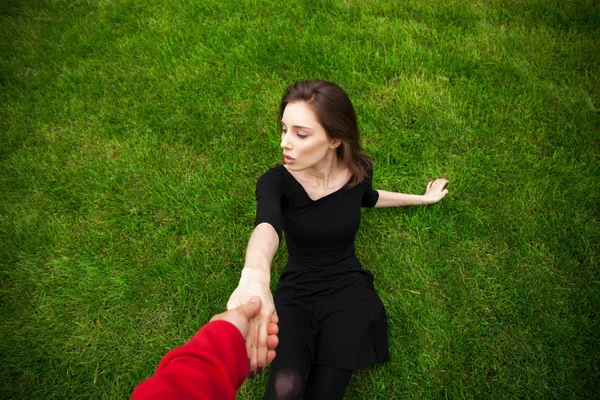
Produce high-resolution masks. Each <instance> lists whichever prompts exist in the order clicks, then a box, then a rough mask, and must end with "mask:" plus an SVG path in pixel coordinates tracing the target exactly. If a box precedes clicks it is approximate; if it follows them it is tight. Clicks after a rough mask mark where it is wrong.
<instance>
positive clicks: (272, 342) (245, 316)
mask: <svg viewBox="0 0 600 400" xmlns="http://www.w3.org/2000/svg"><path fill="white" fill-rule="evenodd" d="M260 309H261V301H260V297H258V296H253V297H252V298H250V301H249V302H247V303H246V304H243V305H241V306H239V307H237V308H233V309H231V310H229V311H226V312H224V313H221V314H218V315H215V316H214V317H212V318H211V321H217V320H223V321H227V322H230V323H232V324H233V325H234V326H235V327H236V328H238V330H239V331H240V333H241V334H242V336H243V337H244V339H246V337H247V336H248V332H249V329H250V321H251V320H252V319H253V318H254V317H256V316H257V315H258V314H259V312H260ZM277 322H278V321H277V319H276V318H275V319H271V322H269V323H268V324H267V327H266V331H267V340H266V344H267V356H266V357H267V365H268V364H270V363H271V362H272V361H273V360H274V359H275V348H276V347H277V345H278V344H279V338H278V336H277V334H278V333H279V327H278V326H277Z"/></svg>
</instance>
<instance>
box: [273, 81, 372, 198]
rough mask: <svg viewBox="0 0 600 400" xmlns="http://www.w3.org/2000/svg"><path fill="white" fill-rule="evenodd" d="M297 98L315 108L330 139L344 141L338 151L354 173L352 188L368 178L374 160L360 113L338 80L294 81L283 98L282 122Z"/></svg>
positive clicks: (340, 157)
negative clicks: (362, 141) (363, 138)
mask: <svg viewBox="0 0 600 400" xmlns="http://www.w3.org/2000/svg"><path fill="white" fill-rule="evenodd" d="M297 101H302V102H305V103H306V104H308V105H309V106H310V107H311V108H312V109H313V111H314V112H315V114H316V116H317V120H318V121H319V123H320V124H321V125H322V126H323V128H324V129H325V132H326V133H327V136H328V137H329V139H338V140H340V141H341V144H340V145H339V146H338V148H337V150H336V151H337V157H338V159H339V160H340V161H342V162H343V163H344V164H345V165H346V166H347V167H348V169H349V170H350V173H351V174H352V177H351V178H350V181H349V182H348V187H353V186H356V185H358V184H359V183H361V182H362V181H364V180H365V179H368V178H369V174H368V169H370V168H371V166H372V164H373V162H372V161H371V158H370V157H369V156H368V155H367V154H366V153H365V152H364V150H363V148H362V146H361V144H360V133H359V131H358V123H357V121H356V112H355V111H354V107H353V106H352V102H351V101H350V98H349V97H348V95H347V94H346V92H345V91H344V89H342V88H341V87H339V86H338V85H336V84H335V83H332V82H327V81H319V80H310V81H298V82H296V83H294V84H293V85H291V86H289V87H288V88H287V89H286V91H285V93H284V94H283V98H282V99H281V104H280V105H279V121H280V122H281V118H282V117H283V112H284V111H285V107H286V106H287V105H288V103H293V102H297Z"/></svg>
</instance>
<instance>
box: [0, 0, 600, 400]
mask: <svg viewBox="0 0 600 400" xmlns="http://www.w3.org/2000/svg"><path fill="white" fill-rule="evenodd" d="M0 26H1V28H0V32H2V34H1V36H0V135H1V136H0V266H1V279H2V283H1V286H0V310H1V311H0V312H1V315H0V316H1V320H2V322H1V324H0V327H1V330H0V397H1V398H3V399H89V398H93V399H100V398H102V399H118V398H126V397H127V396H129V394H130V393H131V391H132V390H133V388H134V387H135V385H136V384H138V383H139V382H140V381H142V380H143V379H144V378H146V377H148V376H150V375H151V374H152V373H153V371H154V370H155V368H156V365H157V363H158V361H159V360H160V359H161V357H162V356H163V355H164V354H165V353H166V352H167V351H168V350H169V349H171V348H174V347H177V346H179V345H181V344H183V343H184V342H185V341H186V339H188V338H189V337H191V336H192V335H193V334H194V333H195V332H196V331H197V330H198V328H199V327H200V326H201V325H203V324H204V323H206V322H207V321H208V319H209V318H210V317H211V316H212V315H214V314H216V313H219V312H221V311H223V310H224V308H225V304H226V302H227V299H228V297H229V295H230V293H231V292H232V291H233V289H234V288H235V287H236V286H237V282H238V279H239V275H240V270H241V268H242V266H243V259H244V253H245V246H246V243H247V240H248V237H249V234H250V233H251V231H252V228H253V219H254V212H255V198H254V185H255V182H256V179H257V178H258V177H259V176H260V175H261V174H262V173H264V172H265V171H266V170H267V169H268V168H270V167H271V166H273V165H274V164H275V163H277V162H278V161H279V160H280V158H281V150H280V148H279V133H278V124H277V106H278V103H279V100H280V98H281V95H282V93H283V90H284V89H285V87H286V86H287V85H289V84H291V83H293V82H294V81H296V80H298V79H309V78H317V79H326V80H331V81H334V82H336V83H338V84H339V85H341V86H342V87H343V88H345V89H346V90H347V92H348V94H349V95H350V98H351V99H352V101H353V102H354V105H355V107H356V110H357V114H358V118H359V125H360V128H361V132H362V136H363V141H364V145H365V147H366V149H367V151H368V153H369V154H370V155H371V156H372V158H373V159H374V162H375V176H374V186H375V187H376V188H380V189H387V190H395V191H402V192H407V193H423V192H424V190H425V185H426V183H427V181H428V180H429V179H431V178H435V177H442V176H444V177H447V178H448V179H449V180H450V185H449V190H450V194H449V195H448V196H447V197H446V198H445V199H444V200H443V201H442V202H441V203H439V204H436V205H433V206H427V207H412V208H401V209H386V210H373V209H368V210H364V212H363V217H362V227H361V230H360V232H359V235H358V239H357V242H356V248H357V254H358V256H359V258H360V260H361V262H362V263H363V266H364V267H365V268H366V269H368V270H370V271H372V272H373V274H374V275H375V284H376V288H377V290H378V292H379V294H380V296H381V298H382V300H383V302H384V304H385V306H386V309H387V312H388V318H389V324H390V352H391V360H390V361H389V362H388V363H386V364H382V365H377V366H375V367H372V368H368V369H365V370H361V371H357V372H356V373H355V374H354V376H353V378H352V381H351V383H350V387H349V389H348V393H347V399H355V400H356V399H395V398H478V399H480V398H490V399H497V398H507V397H508V398H544V399H545V398H555V399H575V398H581V399H587V398H598V397H600V364H599V363H600V315H599V306H600V271H599V269H598V252H599V249H600V240H599V239H600V226H599V222H600V207H599V203H600V160H599V151H600V112H599V110H600V56H599V54H600V46H599V45H600V5H599V3H598V2H596V1H595V0H565V1H559V0H475V1H463V0H454V1H449V0H437V1H434V0H419V1H414V0H407V1H358V0H356V1H341V0H339V1H334V0H330V1H325V0H324V1H314V0H313V1H299V0H290V1H287V2H285V3H281V2H277V1H266V0H245V1H222V0H221V1H219V0H211V1H200V0H190V1H183V0H177V1H173V0H148V1H143V2H141V1H131V0H96V1H93V0H88V1H83V0H81V1H65V0H40V1H32V0H31V1H30V0H24V1H19V0H5V1H3V2H2V4H1V5H0ZM286 257H287V256H286V254H285V247H284V246H280V249H279V252H278V253H277V256H276V258H275V260H274V263H273V267H272V271H273V279H272V282H273V286H274V285H275V284H276V282H277V277H278V276H279V274H280V273H281V271H282V270H283V268H284V267H285V263H286ZM265 384H266V374H263V375H262V376H260V377H258V378H255V379H253V380H249V381H247V382H246V383H245V384H244V386H243V387H242V388H241V390H240V392H239V398H240V399H257V398H260V396H261V394H262V391H263V389H264V386H265Z"/></svg>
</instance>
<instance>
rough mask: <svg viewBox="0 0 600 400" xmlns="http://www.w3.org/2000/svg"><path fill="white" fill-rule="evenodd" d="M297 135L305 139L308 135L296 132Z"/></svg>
mask: <svg viewBox="0 0 600 400" xmlns="http://www.w3.org/2000/svg"><path fill="white" fill-rule="evenodd" d="M296 136H298V137H299V138H300V139H304V138H305V137H306V135H305V134H304V133H300V132H298V133H296Z"/></svg>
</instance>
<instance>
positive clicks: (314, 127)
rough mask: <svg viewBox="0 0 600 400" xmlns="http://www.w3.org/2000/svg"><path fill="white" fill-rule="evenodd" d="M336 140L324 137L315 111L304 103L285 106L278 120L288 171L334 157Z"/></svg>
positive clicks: (336, 145) (323, 131)
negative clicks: (279, 120) (279, 121)
mask: <svg viewBox="0 0 600 400" xmlns="http://www.w3.org/2000/svg"><path fill="white" fill-rule="evenodd" d="M339 144H340V141H339V140H331V139H329V138H328V137H327V134H326V133H325V129H324V128H323V127H322V126H321V124H320V123H319V122H318V121H317V116H316V115H315V112H314V111H313V110H312V108H310V106H309V105H308V104H306V103H304V102H293V103H288V105H287V106H286V107H285V110H284V111H283V116H282V117H281V148H282V149H283V161H284V162H285V164H286V165H287V167H288V169H290V170H292V171H301V170H304V169H306V168H310V167H314V166H318V164H319V163H321V162H322V161H325V160H330V159H331V157H335V156H336V153H335V152H336V150H335V149H336V147H338V146H339Z"/></svg>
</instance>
